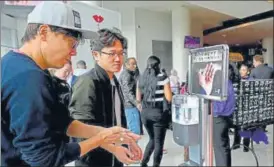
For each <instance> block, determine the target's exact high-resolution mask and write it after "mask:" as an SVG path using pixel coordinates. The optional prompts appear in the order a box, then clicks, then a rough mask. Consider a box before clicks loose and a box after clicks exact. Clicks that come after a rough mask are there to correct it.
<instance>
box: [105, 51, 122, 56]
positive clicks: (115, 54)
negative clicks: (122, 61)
mask: <svg viewBox="0 0 274 167" xmlns="http://www.w3.org/2000/svg"><path fill="white" fill-rule="evenodd" d="M100 53H103V54H106V55H108V56H109V57H114V56H119V57H121V56H126V55H127V54H126V52H120V53H114V52H113V53H107V52H103V51H101V52H100Z"/></svg>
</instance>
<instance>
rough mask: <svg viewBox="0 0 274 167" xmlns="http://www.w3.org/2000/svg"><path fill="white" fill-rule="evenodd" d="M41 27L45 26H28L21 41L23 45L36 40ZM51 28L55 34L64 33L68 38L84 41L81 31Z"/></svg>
mask: <svg viewBox="0 0 274 167" xmlns="http://www.w3.org/2000/svg"><path fill="white" fill-rule="evenodd" d="M41 25H43V24H36V23H30V24H28V25H27V28H26V31H25V33H24V36H23V37H22V39H21V42H22V44H24V43H26V42H29V41H30V40H33V39H35V37H36V35H37V33H38V30H39V28H40V26H41ZM49 27H50V29H51V31H53V32H57V33H62V34H64V35H66V36H70V37H73V38H76V39H77V40H79V41H80V40H82V33H81V32H79V31H74V30H70V29H66V28H61V27H57V26H52V25H49Z"/></svg>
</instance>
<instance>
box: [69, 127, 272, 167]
mask: <svg viewBox="0 0 274 167" xmlns="http://www.w3.org/2000/svg"><path fill="white" fill-rule="evenodd" d="M267 130H268V133H267V135H268V139H269V144H268V145H265V144H263V143H261V144H258V145H257V144H255V143H254V148H255V153H256V154H257V157H258V161H259V166H273V125H271V126H268V127H267ZM231 139H232V136H231ZM147 141H148V136H147V135H146V134H145V135H144V136H143V137H142V139H141V141H140V142H139V143H140V146H141V147H142V148H143V149H144V148H145V146H146V144H147ZM231 143H232V140H231ZM165 148H166V149H167V150H168V153H167V154H165V155H164V156H163V159H162V163H161V166H178V165H179V164H181V163H182V162H183V147H180V146H178V145H177V144H175V143H174V142H173V138H172V132H171V131H168V132H167V136H166V142H165ZM151 159H152V158H151ZM72 164H73V163H72ZM72 164H70V166H71V165H72ZM148 165H150V166H151V165H152V160H151V161H150V162H149V164H148ZM232 165H233V166H256V162H255V158H254V156H253V155H252V153H251V152H247V153H245V152H243V151H242V149H237V150H233V152H232ZM132 166H138V165H136V164H135V165H132Z"/></svg>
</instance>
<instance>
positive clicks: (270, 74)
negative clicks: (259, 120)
mask: <svg viewBox="0 0 274 167" xmlns="http://www.w3.org/2000/svg"><path fill="white" fill-rule="evenodd" d="M253 65H254V67H255V68H254V69H252V70H251V73H250V77H251V78H252V79H274V70H273V69H272V68H271V67H268V66H265V65H264V57H263V56H262V55H255V56H254V57H253ZM262 128H263V129H264V131H265V132H267V130H266V126H263V127H262Z"/></svg>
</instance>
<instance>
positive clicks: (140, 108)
mask: <svg viewBox="0 0 274 167" xmlns="http://www.w3.org/2000/svg"><path fill="white" fill-rule="evenodd" d="M137 109H138V110H139V111H140V112H142V104H141V103H138V104H137Z"/></svg>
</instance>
